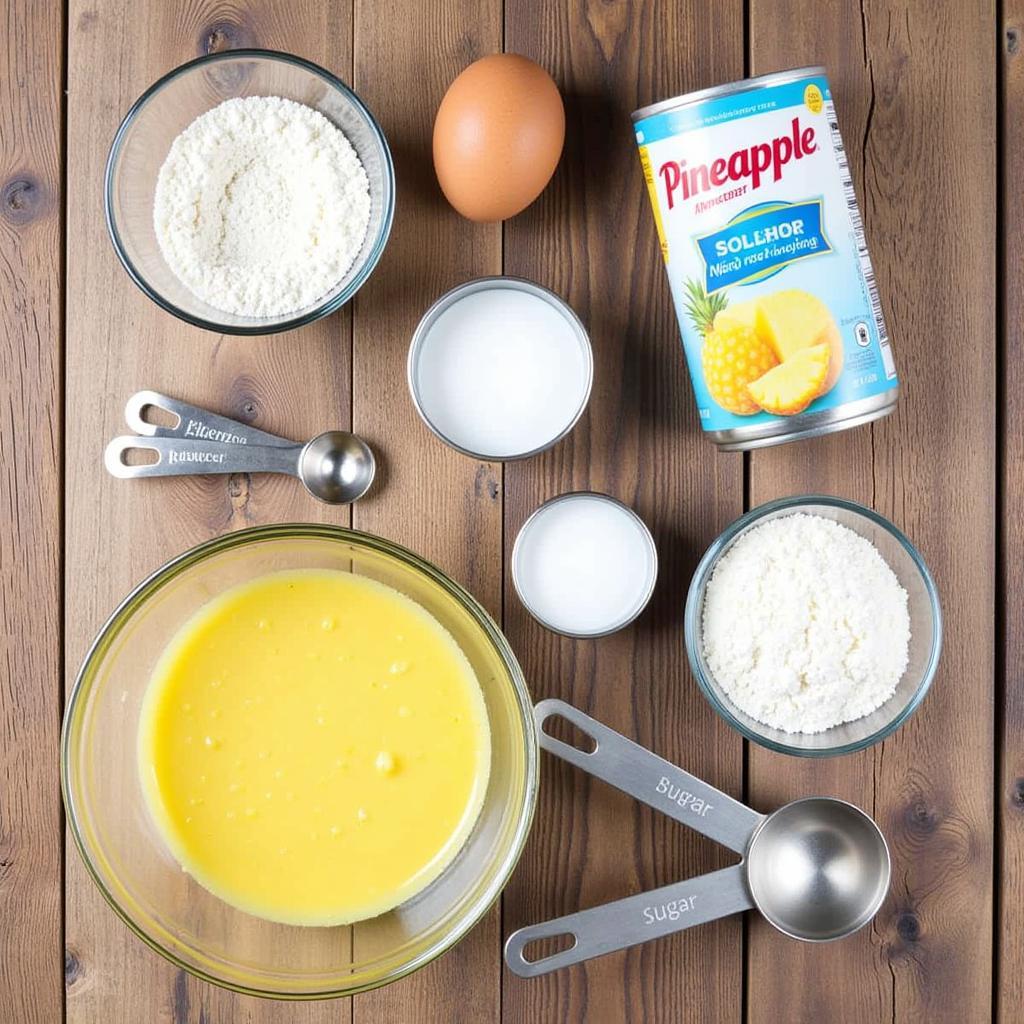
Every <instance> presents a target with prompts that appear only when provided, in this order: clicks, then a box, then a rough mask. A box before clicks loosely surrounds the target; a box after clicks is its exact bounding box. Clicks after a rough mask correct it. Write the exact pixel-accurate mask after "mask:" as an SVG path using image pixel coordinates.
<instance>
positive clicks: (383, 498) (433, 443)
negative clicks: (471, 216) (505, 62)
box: [353, 0, 503, 1024]
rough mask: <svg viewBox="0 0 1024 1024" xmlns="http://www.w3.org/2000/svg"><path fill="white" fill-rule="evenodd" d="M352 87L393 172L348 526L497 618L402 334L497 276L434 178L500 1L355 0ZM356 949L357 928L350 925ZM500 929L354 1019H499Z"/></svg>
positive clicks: (463, 494)
mask: <svg viewBox="0 0 1024 1024" xmlns="http://www.w3.org/2000/svg"><path fill="white" fill-rule="evenodd" d="M355 39H356V51H355V72H354V84H355V88H356V89H357V90H358V91H359V94H360V95H361V96H362V97H363V98H364V99H365V100H366V102H367V103H368V104H369V106H370V108H371V109H372V110H373V111H374V113H375V114H376V116H377V117H378V118H379V119H380V121H381V124H382V127H383V128H384V131H385V133H386V134H387V137H388V139H389V141H390V144H391V148H392V153H393V155H394V158H395V173H396V176H397V179H398V190H397V195H398V201H397V210H396V215H395V225H394V230H393V232H392V235H391V241H390V242H389V244H388V248H387V250H386V252H385V253H384V257H383V259H382V260H381V263H380V266H379V267H378V269H377V271H376V273H375V274H374V276H373V278H372V279H371V280H370V281H369V282H368V283H367V285H366V287H365V288H364V289H363V290H362V291H361V292H360V294H359V296H358V298H357V300H356V303H355V324H354V331H355V333H354V346H353V379H354V381H355V397H354V402H353V418H354V423H355V429H356V431H357V432H359V433H360V434H362V436H364V437H366V438H367V440H369V441H370V443H371V444H373V445H374V446H375V448H376V449H377V450H378V451H380V452H381V453H382V454H383V461H384V485H383V486H382V487H381V488H380V489H379V490H378V491H376V492H375V493H373V494H371V495H368V496H367V498H366V499H364V500H363V501H362V502H360V503H359V504H358V505H357V506H356V507H355V510H354V516H353V519H354V524H355V525H356V526H357V527H358V528H359V529H363V530H369V531H370V532H371V533H378V534H382V535H383V536H386V537H389V538H391V539H392V540H396V541H398V542H400V543H402V544H406V545H408V546H409V547H411V548H413V549H414V550H415V551H417V552H418V553H419V554H421V555H423V556H424V557H426V558H429V559H430V560H431V561H433V562H434V563H436V564H437V565H438V566H440V567H441V568H442V569H443V570H445V571H446V572H448V573H450V574H451V575H452V576H453V577H454V578H455V579H456V580H458V581H459V582H460V583H462V584H463V585H464V586H466V587H467V588H468V589H469V590H470V591H471V592H472V593H473V594H474V595H475V596H476V597H477V598H478V599H479V600H480V601H481V602H483V604H484V605H485V606H486V607H487V608H488V609H489V610H490V612H491V613H492V614H493V615H494V616H495V617H496V618H499V619H500V615H501V579H502V575H501V573H502V570H501V564H502V553H501V521H502V501H503V499H502V493H501V491H502V473H501V466H500V465H488V464H483V463H478V462H475V461H473V460H472V459H469V458H466V457H465V456H462V455H460V454H458V453H456V452H454V451H453V450H451V449H449V448H446V447H445V446H444V445H443V444H442V443H441V442H440V441H438V440H437V439H436V438H435V437H434V436H433V435H432V434H431V433H430V432H429V431H428V430H427V428H426V427H425V426H424V425H423V424H422V423H421V422H420V420H419V417H418V416H417V414H416V411H415V409H414V407H413V405H412V402H411V400H410V397H409V393H408V388H407V387H406V374H405V365H406V357H407V355H408V349H409V341H410V339H411V338H412V334H413V331H414V330H415V328H416V324H417V322H418V321H419V318H420V317H421V316H422V314H423V313H424V312H426V310H427V307H428V306H429V305H430V304H431V303H432V302H433V301H434V299H436V298H437V297H438V296H439V295H441V294H442V293H443V292H445V291H447V290H448V289H449V288H452V287H453V286H455V285H456V284H460V283H461V282H463V281H465V280H468V279H470V278H473V277H480V276H483V275H486V274H497V273H500V272H501V229H500V227H498V226H497V225H475V224H471V223H470V222H469V221H467V220H464V219H463V218H462V217H460V216H459V215H458V214H457V213H456V212H455V211H454V210H453V209H452V208H451V207H450V206H449V205H448V204H447V202H446V201H445V199H444V197H443V196H442V194H441V191H440V189H439V188H438V185H437V181H436V179H435V177H434V171H433V162H432V156H431V137H432V131H433V124H434V114H435V113H436V111H437V107H438V105H439V104H440V102H441V97H442V96H443V95H444V92H445V90H446V89H447V88H448V85H449V84H450V83H451V81H452V79H454V78H455V76H456V75H457V74H458V73H459V72H460V71H462V69H463V68H464V67H465V66H466V65H467V64H470V63H471V62H472V61H474V60H476V59H477V58H478V57H482V56H484V55H485V54H488V53H493V52H495V51H497V50H500V49H501V4H500V0H486V2H484V3H477V2H473V0H459V2H454V3H453V2H448V3H440V2H436V3H426V4H414V5H409V4H406V3H403V2H401V0H386V2H384V3H378V2H373V3H370V2H368V0H357V3H356V12H355ZM355 943H356V951H357V953H358V949H359V928H358V926H357V927H356V929H355ZM500 950H501V925H500V919H499V915H498V912H497V910H496V909H495V910H492V911H491V912H490V913H489V914H488V915H487V916H486V917H485V918H484V920H483V921H481V922H480V924H478V925H477V927H476V928H475V929H474V930H473V932H472V933H471V934H470V935H469V936H468V937H467V938H466V939H464V940H463V941H462V942H461V943H460V944H459V945H458V946H457V947H456V948H455V949H454V950H452V951H451V952H450V953H448V954H447V955H445V956H444V957H442V958H441V959H440V960H438V961H435V962H434V963H433V964H431V965H429V966H428V967H425V968H424V969H423V970H422V971H420V972H419V973H417V974H414V975H412V976H411V977H410V978H407V979H405V980H403V981H400V982H397V983H396V984H394V985H391V986H389V987H387V988H385V989H380V990H378V991H377V992H372V993H369V994H367V995H363V996H357V997H356V998H355V999H354V1000H353V1003H354V1020H355V1021H356V1022H358V1024H372V1022H378V1021H379V1022H381V1024H392V1022H397V1021H444V1022H445V1024H449V1022H450V1024H458V1022H460V1021H461V1022H466V1024H478V1022H479V1024H486V1022H488V1021H497V1019H498V1013H499V1000H500V988H499V985H500Z"/></svg>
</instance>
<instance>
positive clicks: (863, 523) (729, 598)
mask: <svg viewBox="0 0 1024 1024" xmlns="http://www.w3.org/2000/svg"><path fill="white" fill-rule="evenodd" d="M941 646H942V613H941V609H940V607H939V598H938V592H937V591H936V588H935V583H934V581H933V580H932V577H931V574H930V573H929V571H928V567H927V566H926V565H925V563H924V560H923V559H922V558H921V555H920V554H919V553H918V551H917V549H916V548H915V547H914V545H913V544H911V543H910V541H909V540H908V539H907V538H906V537H905V536H904V535H903V533H901V532H900V530H898V529H897V528H896V527H895V526H894V525H893V524H892V523H890V522H889V521H888V520H887V519H885V518H884V517H883V516H880V515H879V514H878V513H877V512H874V511H872V510H871V509H869V508H865V507H864V506H862V505H858V504H857V503H855V502H852V501H846V500H844V499H842V498H833V497H828V496H824V495H805V496H801V497H793V498H783V499H781V500H779V501H772V502H769V503H767V504H765V505H761V506H760V507H758V508H755V509H754V510H752V511H751V512H748V513H747V514H746V515H744V516H742V517H740V518H739V519H737V520H736V522H734V523H733V524H732V525H731V526H729V527H728V528H727V529H726V530H725V531H724V532H723V533H722V534H721V536H719V537H718V539H717V540H716V541H715V542H714V543H713V544H712V545H711V547H710V548H709V549H708V550H707V552H706V553H705V555H704V557H703V558H702V559H701V562H700V564H699V565H698V567H697V571H696V573H695V574H694V577H693V581H692V582H691V584H690V591H689V595H688V597H687V601H686V651H687V654H688V655H689V659H690V665H691V667H692V669H693V673H694V675H695V677H696V679H697V683H698V684H699V686H700V688H701V690H702V691H703V692H704V695H705V696H706V697H707V699H708V700H709V701H710V703H711V706H712V707H713V708H714V709H715V710H716V711H717V712H718V713H719V714H720V715H721V716H722V718H724V719H725V721H726V722H728V724H729V725H731V726H732V727H733V728H734V729H736V730H737V731H738V732H740V733H742V734H743V735H744V736H746V737H747V739H751V740H754V741H755V742H756V743H760V744H761V745H762V746H765V747H768V748H769V749H771V750H775V751H779V752H781V753H786V754H796V755H799V756H802V757H828V756H832V755H836V754H848V753H851V752H853V751H856V750H863V749H864V748H866V747H869V746H871V745H872V744H873V743H877V742H878V741H879V740H883V739H885V738H886V737H887V736H889V735H891V734H892V733H893V732H895V730H896V729H898V728H899V727H900V726H901V725H902V724H903V723H904V722H905V721H906V720H907V719H908V718H909V717H910V716H911V714H913V712H914V711H915V710H916V708H917V707H918V705H919V704H920V703H921V701H922V700H923V699H924V696H925V694H926V693H927V692H928V688H929V686H930V685H931V682H932V679H933V677H934V675H935V670H936V668H937V666H938V662H939V653H940V650H941Z"/></svg>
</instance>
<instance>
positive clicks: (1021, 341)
mask: <svg viewBox="0 0 1024 1024" xmlns="http://www.w3.org/2000/svg"><path fill="white" fill-rule="evenodd" d="M1000 28H1001V33H1000V37H999V47H1000V58H1001V65H1000V73H1001V76H1002V86H1003V91H1002V99H1003V110H1002V140H1001V142H1002V153H1001V159H1002V187H1003V194H1002V207H1001V209H1000V216H1001V218H1002V231H1003V252H1002V257H1003V276H1002V288H1003V320H1002V324H1001V325H1000V327H1001V330H1002V353H1003V359H1002V365H1001V367H1000V369H1001V372H1002V376H1003V386H1002V390H1001V392H1000V394H1001V398H1002V403H1003V405H1002V431H1001V442H1002V445H1003V459H1002V492H1003V494H1002V505H1001V511H1002V520H1001V523H1000V529H1001V531H1002V550H1001V556H1002V559H1001V561H1002V565H1001V569H1002V574H1001V582H1002V591H1001V593H999V594H998V598H997V599H1001V600H1002V601H1003V602H1004V604H1005V613H1004V615H1003V620H1002V627H1003V628H1002V636H1001V638H1000V640H1001V642H1002V652H1003V659H1002V669H1003V678H1002V680H1001V694H1002V698H1003V701H1004V704H1003V719H1002V735H1001V737H999V739H1000V740H1001V742H1002V761H1001V764H1000V765H998V766H997V769H998V770H999V772H1000V775H999V788H998V806H997V813H998V814H999V824H1000V839H1001V846H1000V849H999V851H998V854H999V861H998V863H999V865H1000V867H1001V869H1002V870H1001V873H1000V875H999V876H998V877H997V879H996V885H997V886H998V891H999V899H998V901H997V906H998V908H999V917H998V919H997V920H996V932H995V934H996V937H997V949H996V956H997V960H996V964H995V970H996V972H997V980H998V983H997V986H996V989H995V994H996V1009H997V1011H998V1020H999V1021H1000V1024H1014V1022H1015V1021H1018V1020H1019V1019H1020V1017H1021V1014H1022V1013H1024V972H1022V970H1021V966H1022V965H1024V687H1022V685H1021V681H1022V680H1024V597H1022V594H1024V521H1022V518H1021V515H1020V509H1021V507H1022V506H1024V365H1022V363H1024V337H1022V336H1021V324H1022V323H1024V279H1022V277H1021V272H1020V268H1021V266H1022V264H1024V210H1022V207H1024V186H1022V184H1021V169H1022V168H1024V138H1022V137H1021V132H1020V125H1021V122H1022V120H1024V51H1022V38H1024V3H1021V2H1020V0H1010V2H1008V3H1005V4H1004V7H1003V23H1002V25H1001V26H1000ZM997 692H999V691H997ZM997 699H998V698H997Z"/></svg>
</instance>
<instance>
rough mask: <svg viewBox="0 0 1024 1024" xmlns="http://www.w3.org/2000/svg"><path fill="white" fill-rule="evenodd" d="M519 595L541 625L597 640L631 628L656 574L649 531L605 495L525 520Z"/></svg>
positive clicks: (566, 499)
mask: <svg viewBox="0 0 1024 1024" xmlns="http://www.w3.org/2000/svg"><path fill="white" fill-rule="evenodd" d="M512 573H513V580H514V582H515V586H516V590H517V592H518V593H519V597H520V599H521V600H522V602H523V604H524V605H525V606H526V608H527V610H528V611H529V612H530V613H531V614H532V615H533V616H534V618H536V619H538V620H539V621H540V622H541V623H542V624H543V625H545V626H548V627H549V628H551V629H554V630H556V631H558V632H560V633H568V634H570V635H573V636H597V635H599V634H602V633H608V632H611V631H613V630H615V629H618V628H620V627H621V626H624V625H626V624H627V623H629V622H630V621H632V620H633V619H634V618H635V617H636V616H637V615H639V614H640V612H641V611H642V610H643V608H644V606H645V605H646V604H647V601H648V600H649V598H650V596H651V592H652V590H653V588H654V581H655V579H656V577H657V574H658V558H657V552H656V550H655V547H654V541H653V539H652V538H651V534H650V531H649V530H648V529H647V527H646V526H645V525H644V523H643V522H642V521H641V520H640V518H639V517H638V516H637V515H636V514H635V513H634V512H633V511H632V510H630V509H628V508H626V507H625V506H624V505H621V504H620V503H619V502H617V501H615V500H614V499H612V498H608V497H606V496H604V495H599V494H582V493H581V494H569V495H565V496H563V497H561V498H557V499H555V500H554V501H552V502H550V503H548V504H547V505H542V506H541V507H540V508H539V509H538V510H537V512H535V513H534V514H533V516H531V517H530V519H528V520H527V521H526V524H525V525H524V526H523V528H522V530H521V531H520V532H519V537H518V538H517V539H516V544H515V548H514V550H513V554H512Z"/></svg>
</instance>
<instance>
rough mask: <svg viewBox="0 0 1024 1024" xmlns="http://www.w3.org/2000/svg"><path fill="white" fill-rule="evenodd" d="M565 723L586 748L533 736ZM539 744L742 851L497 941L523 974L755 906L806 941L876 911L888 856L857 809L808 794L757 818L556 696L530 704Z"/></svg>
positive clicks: (853, 927)
mask: <svg viewBox="0 0 1024 1024" xmlns="http://www.w3.org/2000/svg"><path fill="white" fill-rule="evenodd" d="M555 717H560V718H565V719H567V720H568V721H569V722H571V723H572V724H573V725H574V726H576V727H577V728H578V729H580V730H581V731H582V732H583V733H585V734H586V735H587V736H589V737H590V739H592V740H593V741H594V744H595V746H594V749H593V750H592V751H590V752H589V753H588V752H586V751H584V750H581V749H579V748H577V747H574V746H571V745H570V744H568V743H563V742H562V741H561V740H557V739H555V738H554V737H553V736H551V735H550V734H549V733H547V732H545V730H544V724H545V722H547V721H548V719H550V718H555ZM534 718H535V720H536V722H537V735H538V737H539V740H540V745H541V747H543V748H544V749H545V750H547V751H550V752H551V753H552V754H555V755H556V756H558V757H560V758H562V759H563V760H565V761H568V762H569V763H570V764H574V765H576V766H577V767H578V768H582V769H583V770H584V771H585V772H588V773H589V774H590V775H593V776H595V777H596V778H599V779H602V780H603V781H605V782H607V783H610V784H611V785H613V786H615V787H616V788H618V789H621V790H622V791H623V792H625V793H628V794H629V795H630V796H632V797H635V798H636V799H637V800H640V801H642V802H643V803H645V804H649V805H650V806H651V807H654V808H655V809H656V810H659V811H661V812H663V813H664V814H667V815H668V816H669V817H671V818H674V819H675V820H676V821H679V822H682V823H683V824H684V825H689V826H690V827H691V828H694V829H696V830H697V831H698V832H702V833H703V834H704V835H706V836H708V837H709V838H711V839H714V840H715V841H716V842H719V843H721V844H722V845H723V846H727V847H729V849H730V850H734V851H735V852H736V853H739V854H741V855H742V857H743V860H742V861H741V862H740V863H739V864H736V865H734V866H732V867H728V868H723V869H722V870H721V871H713V872H711V873H709V874H706V875H701V876H699V877H697V878H691V879H687V880H686V881H684V882H674V883H672V884H671V885H666V886H663V887H662V888H660V889H653V890H651V891H650V892H644V893H638V894H637V895H635V896H628V897H626V898H625V899H621V900H616V901H614V902H612V903H606V904H603V905H602V906H598V907H593V908H592V909H590V910H582V911H579V912H578V913H575V914H567V915H566V916H565V917H559V918H555V919H554V920H552V921H546V922H544V923H543V924H536V925H530V926H528V927H526V928H520V929H519V930H518V931H516V932H513V933H512V935H510V936H509V938H508V941H507V942H506V943H505V962H506V963H507V964H508V966H509V968H510V969H511V970H512V972H513V973H514V974H518V975H519V976H520V977H524V978H531V977H535V976H536V975H540V974H547V973H548V972H549V971H554V970H557V969H558V968H560V967H568V966H569V965H570V964H576V963H580V962H581V961H583V960H589V959H591V958H592V957H595V956H601V955H602V954H604V953H611V952H613V951H615V950H619V949H626V948H627V947H629V946H633V945H636V944H637V943H640V942H646V941H647V940H648V939H654V938H659V937H661V936H663V935H670V934H672V933H673V932H677V931H682V930H683V929H684V928H690V927H692V926H693V925H697V924H704V923H706V922H707V921H714V920H716V919H717V918H720V917H726V916H727V915H729V914H735V913H739V912H740V911H743V910H750V909H753V908H756V909H757V910H759V911H760V912H761V914H762V915H763V916H764V917H765V918H766V919H767V920H768V922H769V923H770V924H772V925H774V926H775V927H776V928H777V929H778V930H779V931H781V932H783V933H784V934H786V935H789V936H791V937H792V938H795V939H802V940H804V941H807V942H827V941H830V940H832V939H840V938H844V937H845V936H847V935H852V934H853V932H855V931H857V929H858V928H861V927H863V926H864V925H865V924H867V923H868V921H870V920H871V919H872V918H873V917H874V916H875V914H876V913H877V912H878V909H879V907H880V906H881V905H882V901H883V900H884V899H885V896H886V893H887V892H888V890H889V874H890V863H889V849H888V847H887V846H886V843H885V838H884V837H883V836H882V833H881V831H880V830H879V828H878V826H877V825H876V824H875V822H874V821H873V820H872V819H871V818H870V817H869V816H868V815H867V814H865V813H864V812H863V811H862V810H860V809H859V808H857V807H854V806H853V805H852V804H849V803H846V801H844V800H837V799H835V798H832V797H810V798H808V799H804V800H795V801H793V802H792V803H788V804H785V805H784V806H783V807H780V808H779V809H778V810H777V811H774V812H773V813H771V814H767V815H765V814H758V812H757V811H754V810H751V808H749V807H747V806H746V805H745V804H742V803H740V802H739V801H738V800H734V799H733V798H732V797H730V796H728V795H727V794H725V793H722V792H721V791H720V790H717V789H715V788H714V787H713V786H709V785H708V784H707V783H706V782H702V781H701V780H700V779H698V778H696V776H693V775H691V774H690V773H689V772H685V771H683V769H682V768H678V767H676V765H674V764H672V763H670V762H669V761H666V760H664V758H661V757H658V756H657V754H653V753H651V751H649V750H646V749H645V748H644V747H641V746H640V745H639V744H637V743H634V742H633V741H632V740H628V739H626V737H625V736H621V735H620V734H619V733H617V732H615V731H614V730H612V729H609V728H608V727H607V726H605V725H601V723H600V722H596V721H594V719H592V718H590V717H589V716H588V715H585V714H584V713H583V712H582V711H579V710H577V709H576V708H574V707H572V706H571V705H570V704H566V703H564V702H563V701H560V700H545V701H541V702H540V703H539V704H537V705H536V707H535V708H534ZM562 936H568V937H570V938H571V939H572V940H573V941H572V945H571V946H570V947H569V948H567V949H564V950H562V951H560V952H557V953H553V954H551V955H550V956H546V957H543V958H540V959H536V960H528V959H527V958H526V957H525V956H524V950H525V948H526V946H527V945H528V944H529V943H531V942H534V941H535V940H537V939H545V938H555V937H562Z"/></svg>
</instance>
